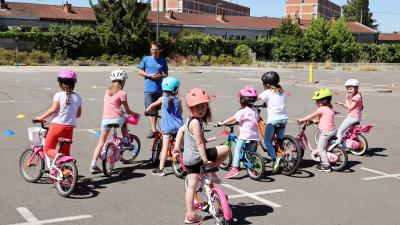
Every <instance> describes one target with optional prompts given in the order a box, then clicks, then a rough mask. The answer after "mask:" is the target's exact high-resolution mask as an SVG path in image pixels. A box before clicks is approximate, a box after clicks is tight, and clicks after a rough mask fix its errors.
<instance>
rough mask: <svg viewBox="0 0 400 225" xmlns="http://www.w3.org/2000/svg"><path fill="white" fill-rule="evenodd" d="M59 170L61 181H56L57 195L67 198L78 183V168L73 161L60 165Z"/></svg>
mask: <svg viewBox="0 0 400 225" xmlns="http://www.w3.org/2000/svg"><path fill="white" fill-rule="evenodd" d="M59 169H60V170H61V172H62V175H61V176H62V180H60V181H56V189H57V192H58V194H59V195H61V196H63V197H68V196H70V195H71V194H72V192H73V191H74V189H75V186H76V183H77V182H78V168H77V167H76V164H75V162H74V161H69V162H64V163H63V164H61V165H60V167H59Z"/></svg>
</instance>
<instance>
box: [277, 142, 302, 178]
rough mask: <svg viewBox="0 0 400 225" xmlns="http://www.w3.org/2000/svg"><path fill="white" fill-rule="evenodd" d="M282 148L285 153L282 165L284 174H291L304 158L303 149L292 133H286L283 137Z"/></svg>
mask: <svg viewBox="0 0 400 225" xmlns="http://www.w3.org/2000/svg"><path fill="white" fill-rule="evenodd" d="M280 148H281V149H282V151H283V152H284V153H285V157H283V158H282V160H281V165H280V167H281V168H282V174H284V175H287V176H290V175H292V174H293V173H295V172H296V171H297V169H298V168H299V167H300V164H301V160H302V158H303V149H301V148H300V145H299V143H298V142H297V140H296V138H294V137H292V136H290V135H285V136H284V137H283V138H282V143H281V146H280Z"/></svg>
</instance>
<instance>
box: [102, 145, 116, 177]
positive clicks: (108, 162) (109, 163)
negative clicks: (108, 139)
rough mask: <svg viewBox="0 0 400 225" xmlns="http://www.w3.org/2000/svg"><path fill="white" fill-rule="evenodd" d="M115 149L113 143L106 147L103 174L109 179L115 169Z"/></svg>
mask: <svg viewBox="0 0 400 225" xmlns="http://www.w3.org/2000/svg"><path fill="white" fill-rule="evenodd" d="M114 152H115V147H114V145H113V144H112V143H109V144H108V145H107V147H106V153H105V155H106V157H105V158H104V159H103V160H102V165H103V173H104V175H106V176H107V177H109V176H111V174H112V171H113V169H114V163H115V162H114V154H115V153H114Z"/></svg>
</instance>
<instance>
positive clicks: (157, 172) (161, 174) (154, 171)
mask: <svg viewBox="0 0 400 225" xmlns="http://www.w3.org/2000/svg"><path fill="white" fill-rule="evenodd" d="M151 174H153V175H156V176H159V177H163V176H165V173H164V170H160V169H159V168H155V169H154V170H152V171H151Z"/></svg>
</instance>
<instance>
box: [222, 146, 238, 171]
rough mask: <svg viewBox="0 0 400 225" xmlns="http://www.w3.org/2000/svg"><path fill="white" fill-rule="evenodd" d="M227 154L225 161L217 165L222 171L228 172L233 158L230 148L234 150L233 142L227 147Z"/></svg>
mask: <svg viewBox="0 0 400 225" xmlns="http://www.w3.org/2000/svg"><path fill="white" fill-rule="evenodd" d="M229 146H230V147H229V154H228V156H227V157H226V159H225V160H224V161H223V162H222V163H221V164H220V165H219V168H220V169H222V170H229V168H230V167H231V165H232V160H233V156H232V148H233V149H235V144H234V143H233V142H231V143H230V145H229Z"/></svg>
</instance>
